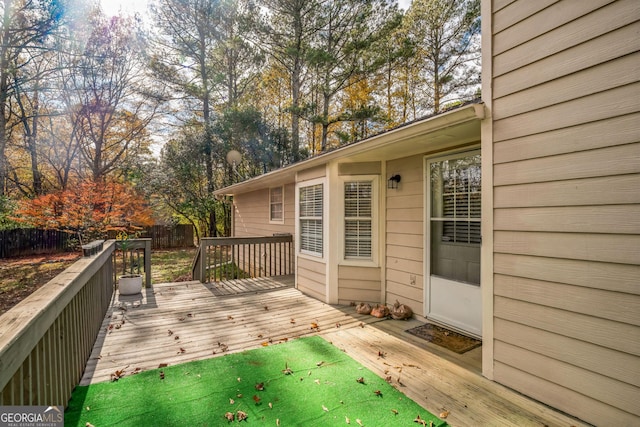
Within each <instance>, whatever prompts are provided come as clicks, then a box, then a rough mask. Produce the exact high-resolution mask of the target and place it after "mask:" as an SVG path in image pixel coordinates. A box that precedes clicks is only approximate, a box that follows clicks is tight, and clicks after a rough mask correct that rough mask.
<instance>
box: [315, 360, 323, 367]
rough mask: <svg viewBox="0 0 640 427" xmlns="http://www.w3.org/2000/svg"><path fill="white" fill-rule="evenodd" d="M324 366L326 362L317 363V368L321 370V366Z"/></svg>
mask: <svg viewBox="0 0 640 427" xmlns="http://www.w3.org/2000/svg"><path fill="white" fill-rule="evenodd" d="M322 365H324V361H321V362H318V363H316V366H317V367H318V368H319V367H320V366H322Z"/></svg>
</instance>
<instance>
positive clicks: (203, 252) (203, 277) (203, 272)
mask: <svg viewBox="0 0 640 427" xmlns="http://www.w3.org/2000/svg"><path fill="white" fill-rule="evenodd" d="M206 260H207V244H206V242H205V240H204V238H203V239H200V282H201V283H207V263H206Z"/></svg>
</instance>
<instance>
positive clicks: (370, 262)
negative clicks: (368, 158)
mask: <svg viewBox="0 0 640 427" xmlns="http://www.w3.org/2000/svg"><path fill="white" fill-rule="evenodd" d="M339 181H340V209H339V218H340V224H341V225H340V230H341V231H340V236H339V237H338V241H339V242H340V244H339V246H340V247H339V250H340V252H339V254H340V255H339V256H340V265H351V266H360V267H378V266H379V253H380V248H379V243H378V242H379V235H380V222H379V217H380V214H379V212H380V204H379V203H380V202H379V201H380V197H379V193H380V176H379V175H342V176H340V180H339ZM356 181H369V182H371V257H369V258H351V257H349V258H347V257H346V256H345V246H346V243H345V237H346V236H345V230H344V227H345V224H346V220H347V218H346V217H345V192H344V186H345V184H346V183H347V182H356Z"/></svg>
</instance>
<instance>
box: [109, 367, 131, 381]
mask: <svg viewBox="0 0 640 427" xmlns="http://www.w3.org/2000/svg"><path fill="white" fill-rule="evenodd" d="M128 367H129V365H127V366H125V367H124V368H123V369H118V370H116V371H115V372H113V373H112V374H111V381H118V380H119V379H120V378H122V377H124V374H125V372H126V369H127V368H128Z"/></svg>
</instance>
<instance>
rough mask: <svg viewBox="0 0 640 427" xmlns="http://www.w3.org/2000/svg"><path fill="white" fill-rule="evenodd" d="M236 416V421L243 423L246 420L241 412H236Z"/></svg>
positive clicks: (244, 414) (244, 413) (245, 416)
mask: <svg viewBox="0 0 640 427" xmlns="http://www.w3.org/2000/svg"><path fill="white" fill-rule="evenodd" d="M236 416H237V417H238V421H244V420H246V419H247V413H246V412H243V411H238V412H237V413H236Z"/></svg>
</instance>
